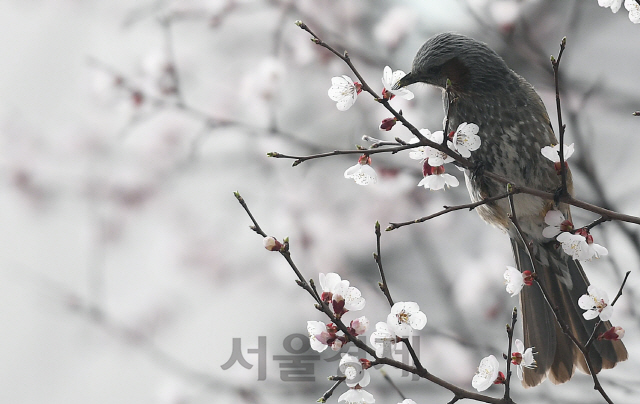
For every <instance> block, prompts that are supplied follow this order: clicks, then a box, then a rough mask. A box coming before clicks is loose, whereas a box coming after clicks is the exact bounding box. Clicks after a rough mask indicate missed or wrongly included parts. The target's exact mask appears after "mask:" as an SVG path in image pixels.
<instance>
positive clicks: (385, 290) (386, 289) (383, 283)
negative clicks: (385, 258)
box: [373, 222, 393, 306]
mask: <svg viewBox="0 0 640 404" xmlns="http://www.w3.org/2000/svg"><path fill="white" fill-rule="evenodd" d="M380 237H381V233H380V222H376V253H375V254H373V259H374V260H375V261H376V264H377V265H378V270H379V271H380V279H381V282H380V283H378V286H380V290H381V291H382V293H384V296H385V297H386V298H387V301H388V302H389V306H393V299H392V298H391V293H390V292H389V286H388V285H387V279H386V278H385V276H384V269H382V253H381V252H380Z"/></svg>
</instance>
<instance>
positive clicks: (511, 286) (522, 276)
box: [504, 266, 533, 297]
mask: <svg viewBox="0 0 640 404" xmlns="http://www.w3.org/2000/svg"><path fill="white" fill-rule="evenodd" d="M504 283H505V285H507V293H510V294H511V297H513V296H515V295H517V294H518V293H520V291H521V290H522V288H523V287H524V285H527V286H531V285H532V284H533V275H532V273H531V271H524V272H520V271H519V270H518V269H516V268H514V267H510V266H507V270H506V271H504Z"/></svg>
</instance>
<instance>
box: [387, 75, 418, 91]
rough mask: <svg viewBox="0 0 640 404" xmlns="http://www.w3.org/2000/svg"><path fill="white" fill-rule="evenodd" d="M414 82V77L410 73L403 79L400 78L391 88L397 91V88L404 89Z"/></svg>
mask: <svg viewBox="0 0 640 404" xmlns="http://www.w3.org/2000/svg"><path fill="white" fill-rule="evenodd" d="M416 82H417V80H415V78H414V76H413V75H412V74H411V72H409V73H407V74H406V75H405V76H404V77H402V78H401V79H400V80H398V81H397V82H396V84H395V85H394V86H393V90H397V89H399V88H402V87H406V86H408V85H409V84H413V83H416Z"/></svg>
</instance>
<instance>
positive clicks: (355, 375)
mask: <svg viewBox="0 0 640 404" xmlns="http://www.w3.org/2000/svg"><path fill="white" fill-rule="evenodd" d="M367 363H370V362H369V361H366V362H365V364H367ZM339 369H340V371H341V372H342V374H344V375H345V377H346V378H347V380H346V383H347V386H349V387H356V386H358V385H359V386H360V387H366V386H367V385H368V384H369V382H370V381H371V376H370V375H369V372H368V371H367V366H363V363H362V362H361V361H360V360H359V359H358V358H356V357H355V356H352V355H349V354H347V353H345V354H342V359H340V365H339Z"/></svg>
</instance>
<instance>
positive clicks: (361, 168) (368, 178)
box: [344, 154, 378, 185]
mask: <svg viewBox="0 0 640 404" xmlns="http://www.w3.org/2000/svg"><path fill="white" fill-rule="evenodd" d="M344 178H351V179H353V180H354V181H355V182H356V184H358V185H369V184H375V183H377V182H378V174H377V173H376V170H374V169H373V167H371V157H369V156H367V155H366V154H363V155H362V156H360V158H359V159H358V163H357V164H356V165H354V166H351V167H349V168H347V170H346V171H345V172H344Z"/></svg>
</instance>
